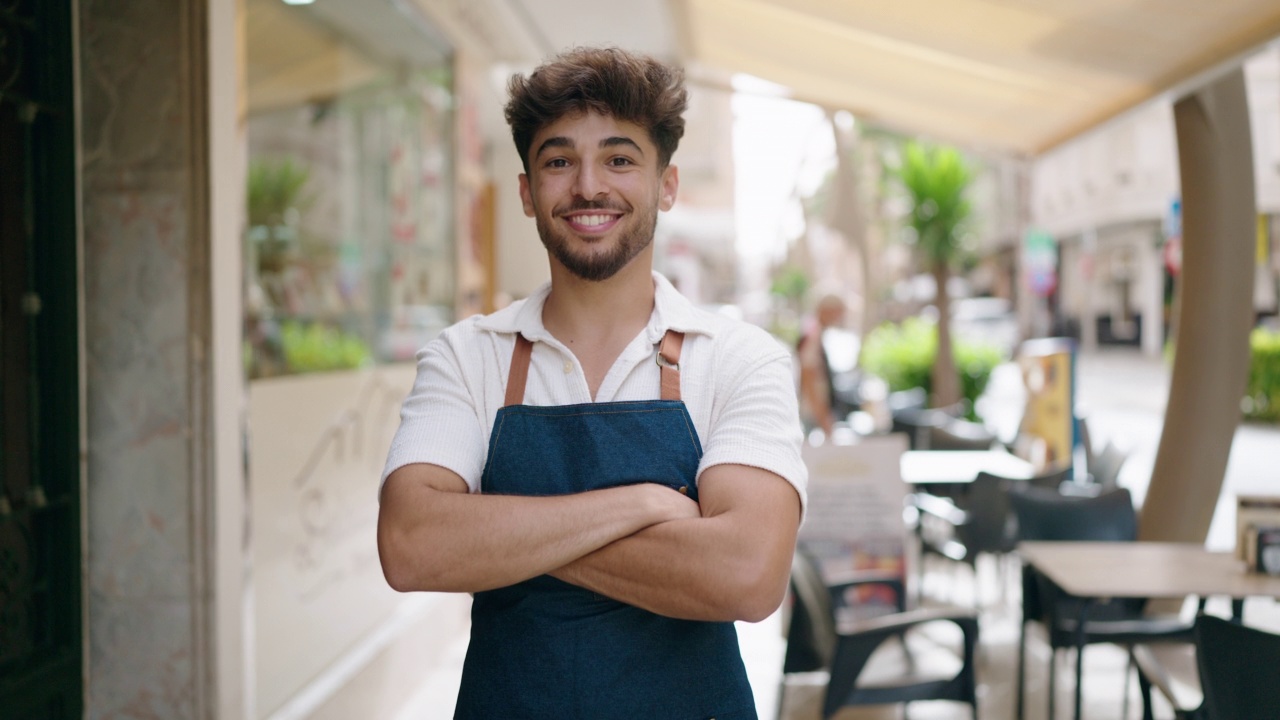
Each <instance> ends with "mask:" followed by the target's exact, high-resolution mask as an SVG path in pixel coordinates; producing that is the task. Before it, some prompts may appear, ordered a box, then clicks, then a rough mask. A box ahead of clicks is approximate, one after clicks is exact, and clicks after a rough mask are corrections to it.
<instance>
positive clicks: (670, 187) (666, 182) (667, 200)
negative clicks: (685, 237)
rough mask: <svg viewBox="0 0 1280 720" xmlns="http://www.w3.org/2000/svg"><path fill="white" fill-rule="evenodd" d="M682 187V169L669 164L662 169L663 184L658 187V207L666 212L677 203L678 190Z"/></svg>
mask: <svg viewBox="0 0 1280 720" xmlns="http://www.w3.org/2000/svg"><path fill="white" fill-rule="evenodd" d="M679 188H680V170H679V168H677V167H676V166H675V165H668V166H667V169H666V170H663V171H662V185H661V186H660V187H659V188H658V193H659V194H658V208H659V209H660V210H663V211H664V212H665V211H667V210H670V209H671V208H672V207H673V206H674V205H675V204H676V190H678V189H679Z"/></svg>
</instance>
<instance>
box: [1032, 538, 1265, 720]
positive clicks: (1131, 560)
mask: <svg viewBox="0 0 1280 720" xmlns="http://www.w3.org/2000/svg"><path fill="white" fill-rule="evenodd" d="M1018 554H1019V555H1020V556H1021V557H1022V561H1023V562H1025V563H1027V564H1029V565H1031V566H1032V567H1033V568H1035V570H1036V572H1039V573H1041V574H1042V575H1044V576H1045V577H1047V578H1048V579H1049V580H1050V581H1052V582H1053V583H1054V584H1055V585H1057V586H1058V587H1059V588H1061V589H1062V591H1063V592H1065V593H1067V594H1069V595H1072V596H1075V597H1077V598H1080V599H1081V600H1083V601H1084V602H1082V603H1081V609H1080V618H1079V622H1078V624H1077V627H1078V628H1079V631H1080V632H1079V639H1078V642H1077V646H1076V670H1077V672H1076V677H1080V676H1081V674H1080V669H1081V667H1082V664H1083V662H1082V658H1083V652H1082V651H1083V649H1084V625H1085V617H1086V615H1087V613H1088V610H1089V606H1090V604H1091V603H1093V602H1101V601H1104V600H1109V599H1113V598H1157V599H1180V598H1185V597H1186V596H1188V595H1198V596H1201V597H1205V596H1210V595H1218V596H1226V597H1230V598H1231V600H1232V614H1233V615H1234V616H1235V617H1236V618H1237V619H1238V618H1240V616H1241V613H1242V611H1243V607H1244V599H1245V598H1247V597H1273V598H1280V577H1274V576H1269V575H1261V574H1258V573H1250V572H1247V571H1246V570H1245V564H1244V562H1243V561H1241V560H1239V559H1237V558H1236V557H1235V555H1234V554H1233V553H1229V552H1216V551H1212V550H1206V549H1205V548H1204V547H1203V546H1201V545H1198V544H1194V543H1164V542H1078V541H1068V542H1045V541H1034V542H1033V541H1027V542H1021V543H1018ZM1080 686H1081V683H1076V689H1075V701H1076V708H1075V718H1076V720H1080V708H1081V692H1080Z"/></svg>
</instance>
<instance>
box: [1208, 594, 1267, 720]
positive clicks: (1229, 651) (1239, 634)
mask: <svg viewBox="0 0 1280 720" xmlns="http://www.w3.org/2000/svg"><path fill="white" fill-rule="evenodd" d="M1195 644H1196V665H1197V667H1198V668H1199V670H1200V687H1201V691H1202V692H1203V693H1204V706H1203V707H1202V708H1201V714H1202V715H1203V717H1204V718H1206V720H1245V719H1246V718H1249V719H1252V718H1280V692H1277V690H1276V681H1277V680H1278V679H1280V635H1274V634H1272V633H1269V632H1264V631H1262V630H1257V629H1255V628H1250V627H1245V626H1244V625H1240V624H1237V623H1234V622H1231V621H1229V620H1224V619H1222V618H1218V617H1214V616H1212V615H1200V616H1198V617H1197V618H1196V624H1195Z"/></svg>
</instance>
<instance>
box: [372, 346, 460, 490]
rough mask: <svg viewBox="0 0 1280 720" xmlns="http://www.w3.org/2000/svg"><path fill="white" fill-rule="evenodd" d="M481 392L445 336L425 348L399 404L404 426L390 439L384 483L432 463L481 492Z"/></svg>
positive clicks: (420, 354) (384, 469)
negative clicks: (400, 471) (471, 382)
mask: <svg viewBox="0 0 1280 720" xmlns="http://www.w3.org/2000/svg"><path fill="white" fill-rule="evenodd" d="M478 392H479V389H477V388H471V387H469V386H468V384H467V382H466V380H465V378H464V374H463V372H462V371H461V364H460V362H459V358H458V357H457V354H456V352H454V349H453V347H452V346H451V345H450V344H449V342H448V340H447V339H446V338H445V337H440V338H437V339H435V340H433V341H432V342H431V343H429V344H428V345H427V346H426V347H425V348H423V349H422V350H421V351H420V352H419V354H418V372H417V376H416V378H415V379H414V381H413V390H412V391H411V392H410V393H409V396H408V398H406V399H405V401H404V405H403V406H402V407H401V409H400V427H399V428H398V429H397V430H396V434H395V437H394V438H392V440H391V449H390V451H388V453H387V463H386V466H385V467H384V468H383V470H382V482H383V483H385V482H386V481H387V476H388V475H390V474H391V473H392V472H394V471H395V470H397V469H399V468H401V467H404V466H405V465H412V464H415V463H428V464H431V465H439V466H440V467H443V468H447V469H449V470H452V471H453V472H455V473H457V474H458V475H459V476H461V477H462V479H463V480H465V481H466V482H467V486H468V487H469V488H470V489H471V491H472V492H477V491H478V489H479V487H480V475H481V473H482V472H483V470H484V459H485V434H484V429H483V427H482V425H481V418H480V413H479V410H478V408H479V399H478V398H477V396H476V394H477V393H478ZM379 495H381V484H379Z"/></svg>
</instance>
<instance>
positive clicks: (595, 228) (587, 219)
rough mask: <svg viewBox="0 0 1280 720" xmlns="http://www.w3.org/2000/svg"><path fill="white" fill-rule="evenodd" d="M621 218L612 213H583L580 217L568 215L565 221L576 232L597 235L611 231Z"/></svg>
mask: <svg viewBox="0 0 1280 720" xmlns="http://www.w3.org/2000/svg"><path fill="white" fill-rule="evenodd" d="M621 218H622V216H621V215H613V214H610V213H583V214H580V215H566V216H564V221H565V222H567V223H568V224H569V226H570V227H572V228H573V229H574V230H575V231H576V232H580V233H586V234H595V233H602V232H605V231H606V230H609V229H611V228H612V227H613V226H614V225H616V224H617V223H618V220H619V219H621Z"/></svg>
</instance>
